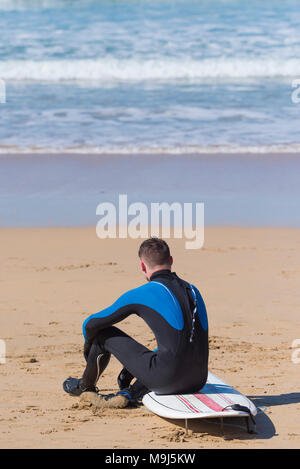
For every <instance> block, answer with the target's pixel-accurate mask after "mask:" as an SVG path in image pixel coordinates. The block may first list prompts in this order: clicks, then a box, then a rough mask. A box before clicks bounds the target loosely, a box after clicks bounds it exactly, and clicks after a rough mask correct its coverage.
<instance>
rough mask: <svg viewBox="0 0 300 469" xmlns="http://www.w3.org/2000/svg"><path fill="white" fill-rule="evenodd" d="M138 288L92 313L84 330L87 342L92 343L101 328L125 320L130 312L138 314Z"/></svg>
mask: <svg viewBox="0 0 300 469" xmlns="http://www.w3.org/2000/svg"><path fill="white" fill-rule="evenodd" d="M136 290H137V289H134V290H130V291H128V292H126V293H124V294H123V295H122V296H120V298H118V300H117V301H115V303H113V304H112V305H111V306H109V307H108V308H105V309H103V310H102V311H99V313H96V314H92V315H91V316H89V317H88V318H87V319H86V320H85V321H84V323H83V326H82V330H83V336H84V338H85V340H86V342H88V343H91V342H92V341H93V340H94V339H95V337H96V336H97V334H98V332H99V331H100V330H101V329H104V328H106V327H110V326H112V325H113V324H116V323H117V322H120V321H123V319H125V318H127V317H128V316H129V315H130V314H136V312H137V311H136V308H135V306H136V305H135V304H134V299H135V292H136Z"/></svg>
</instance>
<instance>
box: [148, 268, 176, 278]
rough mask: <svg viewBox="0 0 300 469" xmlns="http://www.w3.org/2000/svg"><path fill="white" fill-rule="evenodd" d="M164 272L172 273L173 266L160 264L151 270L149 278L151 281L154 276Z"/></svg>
mask: <svg viewBox="0 0 300 469" xmlns="http://www.w3.org/2000/svg"><path fill="white" fill-rule="evenodd" d="M164 273H166V274H168V273H171V267H170V266H168V265H162V266H159V267H158V268H155V269H153V270H152V271H151V272H149V274H148V275H149V276H148V279H149V281H150V280H152V278H153V277H156V276H158V275H159V274H164Z"/></svg>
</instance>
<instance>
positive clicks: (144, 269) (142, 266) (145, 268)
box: [140, 261, 147, 273]
mask: <svg viewBox="0 0 300 469" xmlns="http://www.w3.org/2000/svg"><path fill="white" fill-rule="evenodd" d="M140 266H141V269H142V272H144V273H146V272H147V267H146V264H144V262H143V261H140Z"/></svg>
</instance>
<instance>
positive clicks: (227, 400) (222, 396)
mask: <svg viewBox="0 0 300 469" xmlns="http://www.w3.org/2000/svg"><path fill="white" fill-rule="evenodd" d="M207 384H209V385H210V386H214V384H213V383H210V382H209V381H208V380H207ZM215 394H216V395H217V396H219V397H221V398H222V399H223V400H224V401H226V402H228V404H234V402H233V401H232V400H230V399H229V397H227V396H224V394H219V393H218V392H216V393H215Z"/></svg>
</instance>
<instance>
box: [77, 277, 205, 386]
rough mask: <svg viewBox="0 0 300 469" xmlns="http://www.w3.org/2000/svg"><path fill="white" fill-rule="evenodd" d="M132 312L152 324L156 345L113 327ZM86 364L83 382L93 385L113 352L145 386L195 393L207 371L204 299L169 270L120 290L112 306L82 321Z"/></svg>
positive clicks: (201, 384)
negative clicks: (143, 282) (144, 342)
mask: <svg viewBox="0 0 300 469" xmlns="http://www.w3.org/2000/svg"><path fill="white" fill-rule="evenodd" d="M130 314H137V315H138V316H140V317H141V318H142V319H143V320H144V321H145V322H146V323H147V324H148V326H149V327H150V328H151V329H152V331H153V333H154V335H155V338H156V342H157V349H156V350H155V351H151V350H149V349H148V348H146V347H144V345H142V344H140V343H138V342H137V341H136V340H134V339H133V338H132V337H130V336H128V335H127V334H125V333H124V332H122V331H121V330H120V329H118V328H116V327H113V324H115V323H118V322H120V321H122V320H123V319H125V318H126V317H128V316H129V315H130ZM83 334H84V338H85V351H84V353H85V358H86V360H87V367H86V370H85V372H84V375H83V378H82V379H83V381H84V383H85V385H86V386H87V387H88V386H92V385H94V384H95V383H96V382H97V380H98V378H99V376H100V374H101V373H102V372H103V370H104V369H105V368H106V366H107V364H108V362H109V359H110V355H111V354H113V355H114V356H115V357H116V358H117V359H118V360H119V361H120V362H121V363H122V364H123V366H124V367H125V368H126V369H127V370H128V372H129V375H131V377H136V378H137V381H138V382H139V383H142V385H144V386H145V387H146V388H147V389H149V390H151V391H155V392H157V393H159V394H172V393H173V394H175V393H184V392H195V391H197V390H199V389H201V388H202V387H203V386H204V384H205V383H206V379H207V373H208V323H207V315H206V308H205V304H204V301H203V299H202V297H201V295H200V293H199V291H198V290H197V288H195V287H194V286H193V285H190V284H189V283H187V282H185V281H184V280H181V279H180V278H179V277H178V276H177V275H176V274H175V273H173V272H171V271H170V270H160V271H157V272H155V273H154V274H153V275H152V276H151V279H150V281H149V282H148V283H147V284H145V285H142V286H140V287H138V288H135V289H133V290H130V291H128V292H126V293H124V294H123V295H122V296H121V297H120V298H119V299H118V300H117V301H116V302H115V303H114V304H113V305H111V306H110V307H108V308H106V309H104V310H102V311H100V312H99V313H96V314H93V315H92V316H90V317H88V318H87V319H86V320H85V321H84V323H83Z"/></svg>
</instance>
